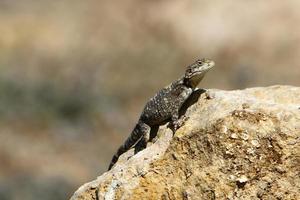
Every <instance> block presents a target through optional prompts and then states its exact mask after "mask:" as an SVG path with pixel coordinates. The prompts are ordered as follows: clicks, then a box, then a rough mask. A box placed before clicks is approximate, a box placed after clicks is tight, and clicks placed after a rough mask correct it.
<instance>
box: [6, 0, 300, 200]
mask: <svg viewBox="0 0 300 200" xmlns="http://www.w3.org/2000/svg"><path fill="white" fill-rule="evenodd" d="M299 8H300V1H298V0H286V1H281V0H274V1H272V3H271V2H270V1H258V0H253V1H240V0H230V1H209V0H190V1H181V0H172V1H170V0H155V1H146V0H139V1H138V0H127V1H112V0H97V1H96V0H89V1H81V0H72V1H67V0H60V1H50V0H43V1H34V0H27V1H17V0H0V119H1V120H0V199H1V200H8V199H13V200H14V199H23V200H27V199H28V200H29V199H46V200H48V199H49V200H50V199H57V200H60V199H68V198H69V197H70V196H71V195H72V194H73V192H74V191H75V190H76V189H77V188H78V187H79V186H80V185H82V184H83V183H85V182H87V181H91V180H93V179H95V178H96V176H98V175H100V174H101V173H103V172H104V171H105V170H106V169H107V166H108V164H109V161H110V159H111V157H112V155H113V154H114V153H115V150H116V149H117V148H118V146H119V145H120V144H121V143H122V142H123V141H124V140H125V138H126V137H127V135H128V134H129V133H130V131H131V129H132V128H133V126H134V124H135V122H136V121H137V119H138V117H139V114H140V112H141V110H142V108H143V106H144V103H145V102H146V101H147V100H148V99H149V98H150V97H151V96H152V95H154V94H155V92H156V91H157V90H159V89H160V88H162V87H163V86H165V85H167V84H169V83H170V82H171V81H173V80H174V79H177V78H178V77H179V76H181V75H182V73H183V72H184V70H185V67H186V66H187V65H188V64H190V63H192V62H194V60H195V59H197V58H202V57H208V58H211V59H213V60H214V61H215V62H216V67H215V68H214V69H213V70H212V71H210V72H209V73H208V74H207V76H206V78H205V79H204V80H203V82H202V83H201V85H200V87H204V88H218V89H243V88H246V87H255V86H270V85H275V84H289V85H296V86H297V85H298V86H299V84H300V78H299V77H300V62H299V58H300V26H299V25H300V12H299Z"/></svg>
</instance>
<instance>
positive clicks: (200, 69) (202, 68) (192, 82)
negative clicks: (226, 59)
mask: <svg viewBox="0 0 300 200" xmlns="http://www.w3.org/2000/svg"><path fill="white" fill-rule="evenodd" d="M214 66H215V63H214V61H212V60H209V59H206V58H203V59H199V60H197V61H196V62H194V63H193V64H191V65H189V66H188V67H187V69H186V71H185V75H184V80H185V82H186V84H187V85H188V86H190V87H192V88H195V87H196V86H197V85H198V84H199V83H200V81H201V80H202V79H203V77H204V75H205V74H206V72H208V71H209V70H210V69H211V68H212V67H214Z"/></svg>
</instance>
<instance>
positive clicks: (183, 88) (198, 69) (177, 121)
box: [108, 58, 215, 170]
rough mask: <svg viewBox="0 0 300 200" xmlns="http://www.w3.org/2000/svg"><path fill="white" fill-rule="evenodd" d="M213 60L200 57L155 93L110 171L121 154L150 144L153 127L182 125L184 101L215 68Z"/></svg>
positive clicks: (120, 149)
mask: <svg viewBox="0 0 300 200" xmlns="http://www.w3.org/2000/svg"><path fill="white" fill-rule="evenodd" d="M214 65H215V63H214V61H212V60H209V59H206V58H203V59H198V60H196V61H195V62H194V63H192V64H191V65H189V66H187V68H186V70H185V73H184V75H183V76H182V77H180V78H179V79H178V80H176V81H174V82H173V83H171V84H170V85H168V86H166V87H164V88H163V89H161V90H160V91H159V92H157V93H156V95H155V96H154V97H152V98H151V99H150V100H149V101H148V102H147V103H146V105H145V107H144V109H143V111H142V114H141V115H140V118H139V120H138V122H137V124H136V125H135V127H134V129H133V131H132V132H131V134H130V135H129V137H128V138H127V139H126V141H125V143H124V144H123V145H122V146H120V147H119V149H118V151H117V152H116V153H115V155H114V156H113V158H112V160H111V162H110V165H109V168H108V170H110V169H111V168H112V167H113V166H114V164H115V163H116V162H117V161H118V159H119V157H120V156H121V155H122V154H123V153H125V152H126V151H128V150H129V149H130V148H132V147H133V146H135V145H137V144H138V143H139V144H142V145H147V142H148V141H149V139H150V131H151V129H155V128H158V127H159V126H160V125H162V124H164V123H166V122H170V123H171V125H172V127H173V128H174V130H177V129H178V128H179V127H180V126H181V125H182V124H183V120H184V119H183V117H181V118H179V110H180V108H181V106H182V105H183V103H184V102H185V101H186V100H187V99H188V98H189V97H190V95H191V94H192V93H193V91H195V89H196V86H197V85H198V84H199V83H200V81H201V80H202V79H203V77H204V75H205V74H206V73H207V72H208V71H209V70H210V69H211V68H212V67H214Z"/></svg>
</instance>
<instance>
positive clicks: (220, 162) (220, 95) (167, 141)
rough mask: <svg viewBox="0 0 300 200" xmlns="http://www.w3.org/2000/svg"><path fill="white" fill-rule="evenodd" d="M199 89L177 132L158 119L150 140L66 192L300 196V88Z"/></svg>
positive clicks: (80, 195) (108, 199)
mask: <svg viewBox="0 0 300 200" xmlns="http://www.w3.org/2000/svg"><path fill="white" fill-rule="evenodd" d="M201 93H202V91H201V90H199V91H198V92H196V93H195V94H194V95H193V97H192V98H191V99H190V101H189V102H188V104H189V105H186V108H187V107H188V108H187V110H186V116H187V117H188V119H187V121H186V122H185V125H184V126H182V127H181V128H180V129H178V130H177V131H176V133H175V135H174V137H173V133H172V131H171V130H170V129H168V128H167V126H166V125H165V126H162V127H161V128H160V130H159V132H158V136H157V138H156V141H155V142H154V143H153V144H152V145H150V144H149V147H147V148H146V149H145V150H143V151H140V152H139V153H137V154H136V155H133V150H131V151H129V152H127V153H125V154H124V155H123V156H122V157H121V158H120V160H119V162H118V163H117V164H116V166H115V167H114V168H113V169H112V170H110V171H108V172H106V173H104V174H103V175H101V176H100V177H98V178H97V179H96V180H94V181H92V182H90V183H86V184H85V185H83V186H81V187H80V188H79V189H78V190H77V191H76V192H75V194H74V195H73V197H72V198H71V199H72V200H75V199H76V200H77V199H78V200H79V199H88V200H89V199H91V200H92V199H105V200H113V199H138V200H140V199H155V200H156V199H184V200H189V199H297V198H299V196H300V145H299V142H300V88H297V87H292V86H272V87H267V88H251V89H245V90H237V91H221V90H209V91H207V92H206V95H205V94H201ZM190 104H192V105H190ZM297 196H298V197H297Z"/></svg>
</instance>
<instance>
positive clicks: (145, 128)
mask: <svg viewBox="0 0 300 200" xmlns="http://www.w3.org/2000/svg"><path fill="white" fill-rule="evenodd" d="M141 127H142V133H143V135H142V136H141V138H140V140H139V141H138V142H137V143H136V145H135V146H134V154H137V153H138V152H140V151H142V150H143V149H145V148H146V147H147V143H148V142H149V141H150V137H151V136H150V133H151V127H150V126H149V125H147V124H145V123H143V122H141Z"/></svg>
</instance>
